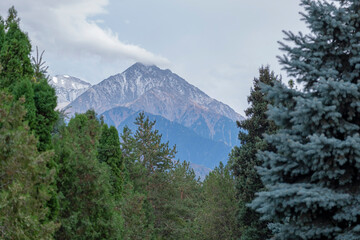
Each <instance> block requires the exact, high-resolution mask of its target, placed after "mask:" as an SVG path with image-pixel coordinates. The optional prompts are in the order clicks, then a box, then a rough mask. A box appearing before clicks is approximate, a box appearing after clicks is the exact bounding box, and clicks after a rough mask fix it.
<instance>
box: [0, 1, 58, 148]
mask: <svg viewBox="0 0 360 240" xmlns="http://www.w3.org/2000/svg"><path fill="white" fill-rule="evenodd" d="M19 22H20V19H19V18H18V17H17V12H16V10H15V8H14V7H12V8H10V9H9V16H8V18H7V20H6V21H3V20H2V19H0V66H1V71H0V88H1V89H5V90H6V91H8V92H10V93H11V94H13V95H14V96H15V99H19V98H20V97H22V96H24V97H25V103H24V106H25V109H26V117H25V119H26V120H27V121H28V123H29V126H30V130H33V131H34V133H35V136H36V137H38V138H39V141H38V150H39V151H45V150H49V149H51V148H52V146H51V131H52V128H53V126H54V124H55V122H56V120H57V118H58V114H57V113H56V111H55V110H54V109H55V107H56V94H55V90H54V89H53V88H52V87H51V86H49V84H48V82H47V80H48V79H47V77H46V75H45V74H46V68H43V62H41V61H42V56H41V57H40V58H39V59H38V61H37V62H34V63H33V64H32V63H31V60H30V53H31V44H30V41H29V38H28V36H27V34H26V33H24V32H23V31H22V30H21V29H20V26H19ZM34 69H35V70H36V71H34Z"/></svg>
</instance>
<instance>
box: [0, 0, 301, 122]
mask: <svg viewBox="0 0 360 240" xmlns="http://www.w3.org/2000/svg"><path fill="white" fill-rule="evenodd" d="M299 3H300V0H272V1H269V0H61V1H60V0H32V1H29V0H1V1H0V15H1V16H3V17H4V18H5V17H6V16H7V10H8V9H9V8H10V7H11V6H15V9H16V10H17V11H18V16H19V17H20V19H21V27H22V29H23V30H24V31H25V32H27V33H28V35H29V38H30V40H31V43H32V45H33V49H35V46H38V48H39V49H40V50H41V51H42V50H45V53H44V59H45V61H46V64H47V65H48V66H49V74H50V75H56V74H67V75H71V76H75V77H78V78H80V79H83V80H85V81H88V82H90V83H91V84H96V83H99V82H100V81H102V80H103V79H105V78H107V77H109V76H111V75H115V74H117V73H121V72H123V71H124V70H126V68H128V67H130V66H131V65H132V64H134V63H135V62H142V63H144V64H150V65H153V64H154V65H157V66H159V67H160V68H163V69H170V70H171V71H172V72H174V73H176V74H178V75H179V76H181V77H183V78H184V79H185V80H187V81H188V82H189V83H191V84H193V85H194V86H196V87H198V88H200V89H201V90H202V91H204V92H205V93H207V94H208V95H209V96H210V97H212V98H215V99H217V100H219V101H221V102H223V103H225V104H227V105H229V106H230V107H232V108H233V109H234V110H235V111H237V112H238V113H240V114H241V115H244V110H245V109H246V108H247V107H248V106H249V105H248V102H247V96H248V95H249V93H250V88H251V86H252V83H253V79H254V77H257V76H258V70H259V68H260V67H261V66H263V65H264V66H265V65H269V66H270V69H271V70H273V71H274V72H275V74H277V75H281V76H282V77H283V80H284V81H286V80H287V75H286V72H283V71H282V70H281V66H280V65H279V63H278V61H277V56H279V55H283V53H282V52H281V51H280V50H279V44H278V41H282V39H283V37H284V34H283V33H282V31H283V30H291V31H293V32H299V31H301V32H304V33H306V32H307V29H306V26H305V24H304V22H302V21H301V20H300V19H301V16H300V14H299V12H300V11H302V10H303V9H302V8H301V7H300V6H299Z"/></svg>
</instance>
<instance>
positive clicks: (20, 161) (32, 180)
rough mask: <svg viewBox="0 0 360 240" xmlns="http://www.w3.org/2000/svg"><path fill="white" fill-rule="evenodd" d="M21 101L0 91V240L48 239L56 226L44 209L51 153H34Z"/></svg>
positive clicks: (51, 176) (49, 184) (49, 186)
mask: <svg viewBox="0 0 360 240" xmlns="http://www.w3.org/2000/svg"><path fill="white" fill-rule="evenodd" d="M23 102H24V99H23V98H21V99H20V100H19V101H14V100H13V96H8V95H6V94H4V92H2V91H1V92H0V238H1V239H9V240H10V239H52V235H53V233H54V231H55V230H56V228H57V225H56V224H55V223H54V221H53V220H51V219H49V217H48V215H49V212H50V210H49V208H48V207H46V205H47V202H48V201H49V200H50V198H51V195H50V194H49V192H51V189H52V183H53V181H54V171H50V170H49V168H48V167H47V165H48V164H49V162H50V161H51V159H52V152H43V153H39V152H38V151H37V148H36V145H37V140H36V139H35V137H34V136H33V135H31V134H30V133H29V127H28V126H27V124H26V123H25V122H24V116H25V113H26V112H25V110H24V108H23V107H22V106H21V105H22V104H23Z"/></svg>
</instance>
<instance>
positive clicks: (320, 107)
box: [251, 0, 360, 240]
mask: <svg viewBox="0 0 360 240" xmlns="http://www.w3.org/2000/svg"><path fill="white" fill-rule="evenodd" d="M301 4H302V6H303V7H304V8H305V13H303V14H302V17H303V20H304V21H305V22H306V24H307V25H308V27H309V29H310V33H309V34H306V35H304V34H301V33H299V34H297V35H296V34H293V33H291V32H285V35H286V38H285V40H286V41H289V42H290V44H289V45H287V44H285V43H281V47H282V50H283V51H285V52H286V55H284V56H283V57H280V63H281V64H282V65H283V67H284V69H285V70H286V71H287V72H288V74H289V75H290V76H291V77H293V78H294V79H296V80H297V82H298V83H299V84H300V85H301V86H302V90H298V89H291V88H288V87H287V86H286V85H284V84H281V83H276V84H275V85H274V86H272V87H265V88H264V91H265V92H266V94H267V96H268V99H269V101H271V102H272V106H271V107H269V112H268V113H269V118H270V119H271V120H273V121H274V122H275V123H276V125H278V126H279V130H278V131H277V132H276V133H275V134H273V135H268V136H267V137H266V141H267V142H268V144H270V145H271V146H273V147H274V150H270V151H264V152H261V153H260V154H259V156H258V157H259V161H262V162H263V164H262V167H261V168H259V173H260V175H261V178H262V181H263V183H264V185H265V186H266V191H263V192H260V193H259V195H258V197H257V198H256V199H255V200H254V201H253V202H252V204H251V206H252V207H253V208H254V209H256V210H257V211H258V212H259V213H261V214H262V216H263V219H265V220H269V221H271V222H273V224H272V226H271V229H272V231H273V234H274V237H273V239H283V240H288V239H294V240H297V239H299V240H300V239H302V240H304V239H321V240H330V239H331V240H344V239H346V240H350V239H354V240H355V239H360V227H359V226H360V211H359V206H360V194H359V193H360V177H359V176H360V165H359V159H360V134H359V133H360V108H359V103H360V92H359V89H360V88H359V78H360V45H359V42H360V34H359V31H360V17H359V9H360V2H359V1H358V0H337V1H311V0H302V1H301Z"/></svg>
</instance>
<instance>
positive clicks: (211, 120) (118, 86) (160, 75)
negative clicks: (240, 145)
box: [67, 63, 243, 146]
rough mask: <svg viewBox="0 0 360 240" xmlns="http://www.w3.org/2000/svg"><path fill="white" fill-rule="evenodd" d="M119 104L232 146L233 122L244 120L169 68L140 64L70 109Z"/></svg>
mask: <svg viewBox="0 0 360 240" xmlns="http://www.w3.org/2000/svg"><path fill="white" fill-rule="evenodd" d="M119 106H121V107H126V108H129V109H131V110H133V111H139V110H140V111H145V112H148V113H151V114H154V115H160V116H162V117H164V118H166V119H168V120H170V121H174V122H177V123H179V124H181V125H184V126H186V127H188V128H190V129H192V130H194V131H195V132H196V133H197V134H199V135H200V136H203V137H207V138H210V139H212V140H216V141H222V142H224V143H225V144H227V145H229V146H232V145H234V144H235V142H236V139H237V132H238V130H237V129H236V125H235V124H234V122H235V121H236V120H242V119H243V117H242V116H241V115H239V114H238V113H236V112H235V111H234V110H233V109H232V108H230V107H229V106H228V105H226V104H223V103H221V102H219V101H217V100H215V99H213V98H211V97H209V96H208V95H207V94H205V93H204V92H202V91H201V90H200V89H198V88H197V87H195V86H193V85H191V84H189V83H188V82H186V81H185V80H184V79H183V78H181V77H179V76H178V75H176V74H174V73H172V72H171V71H170V70H162V69H160V68H158V67H156V66H146V65H143V64H141V63H136V64H134V65H133V66H131V67H130V68H128V69H127V70H125V71H124V72H123V73H121V74H117V75H114V76H111V77H109V78H107V79H105V80H103V81H102V82H100V83H99V84H97V85H94V86H92V87H91V88H89V89H88V90H87V91H86V92H85V93H83V94H82V95H81V96H79V97H78V98H76V99H75V100H74V101H72V102H71V103H70V104H69V105H68V107H67V111H68V112H69V113H70V115H72V114H74V113H75V112H78V113H82V112H85V111H86V110H87V109H89V108H93V109H95V111H97V112H98V113H102V112H105V111H107V110H110V109H112V108H114V107H119ZM229 126H232V127H229ZM220 129H222V130H220ZM219 130H220V132H219Z"/></svg>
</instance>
